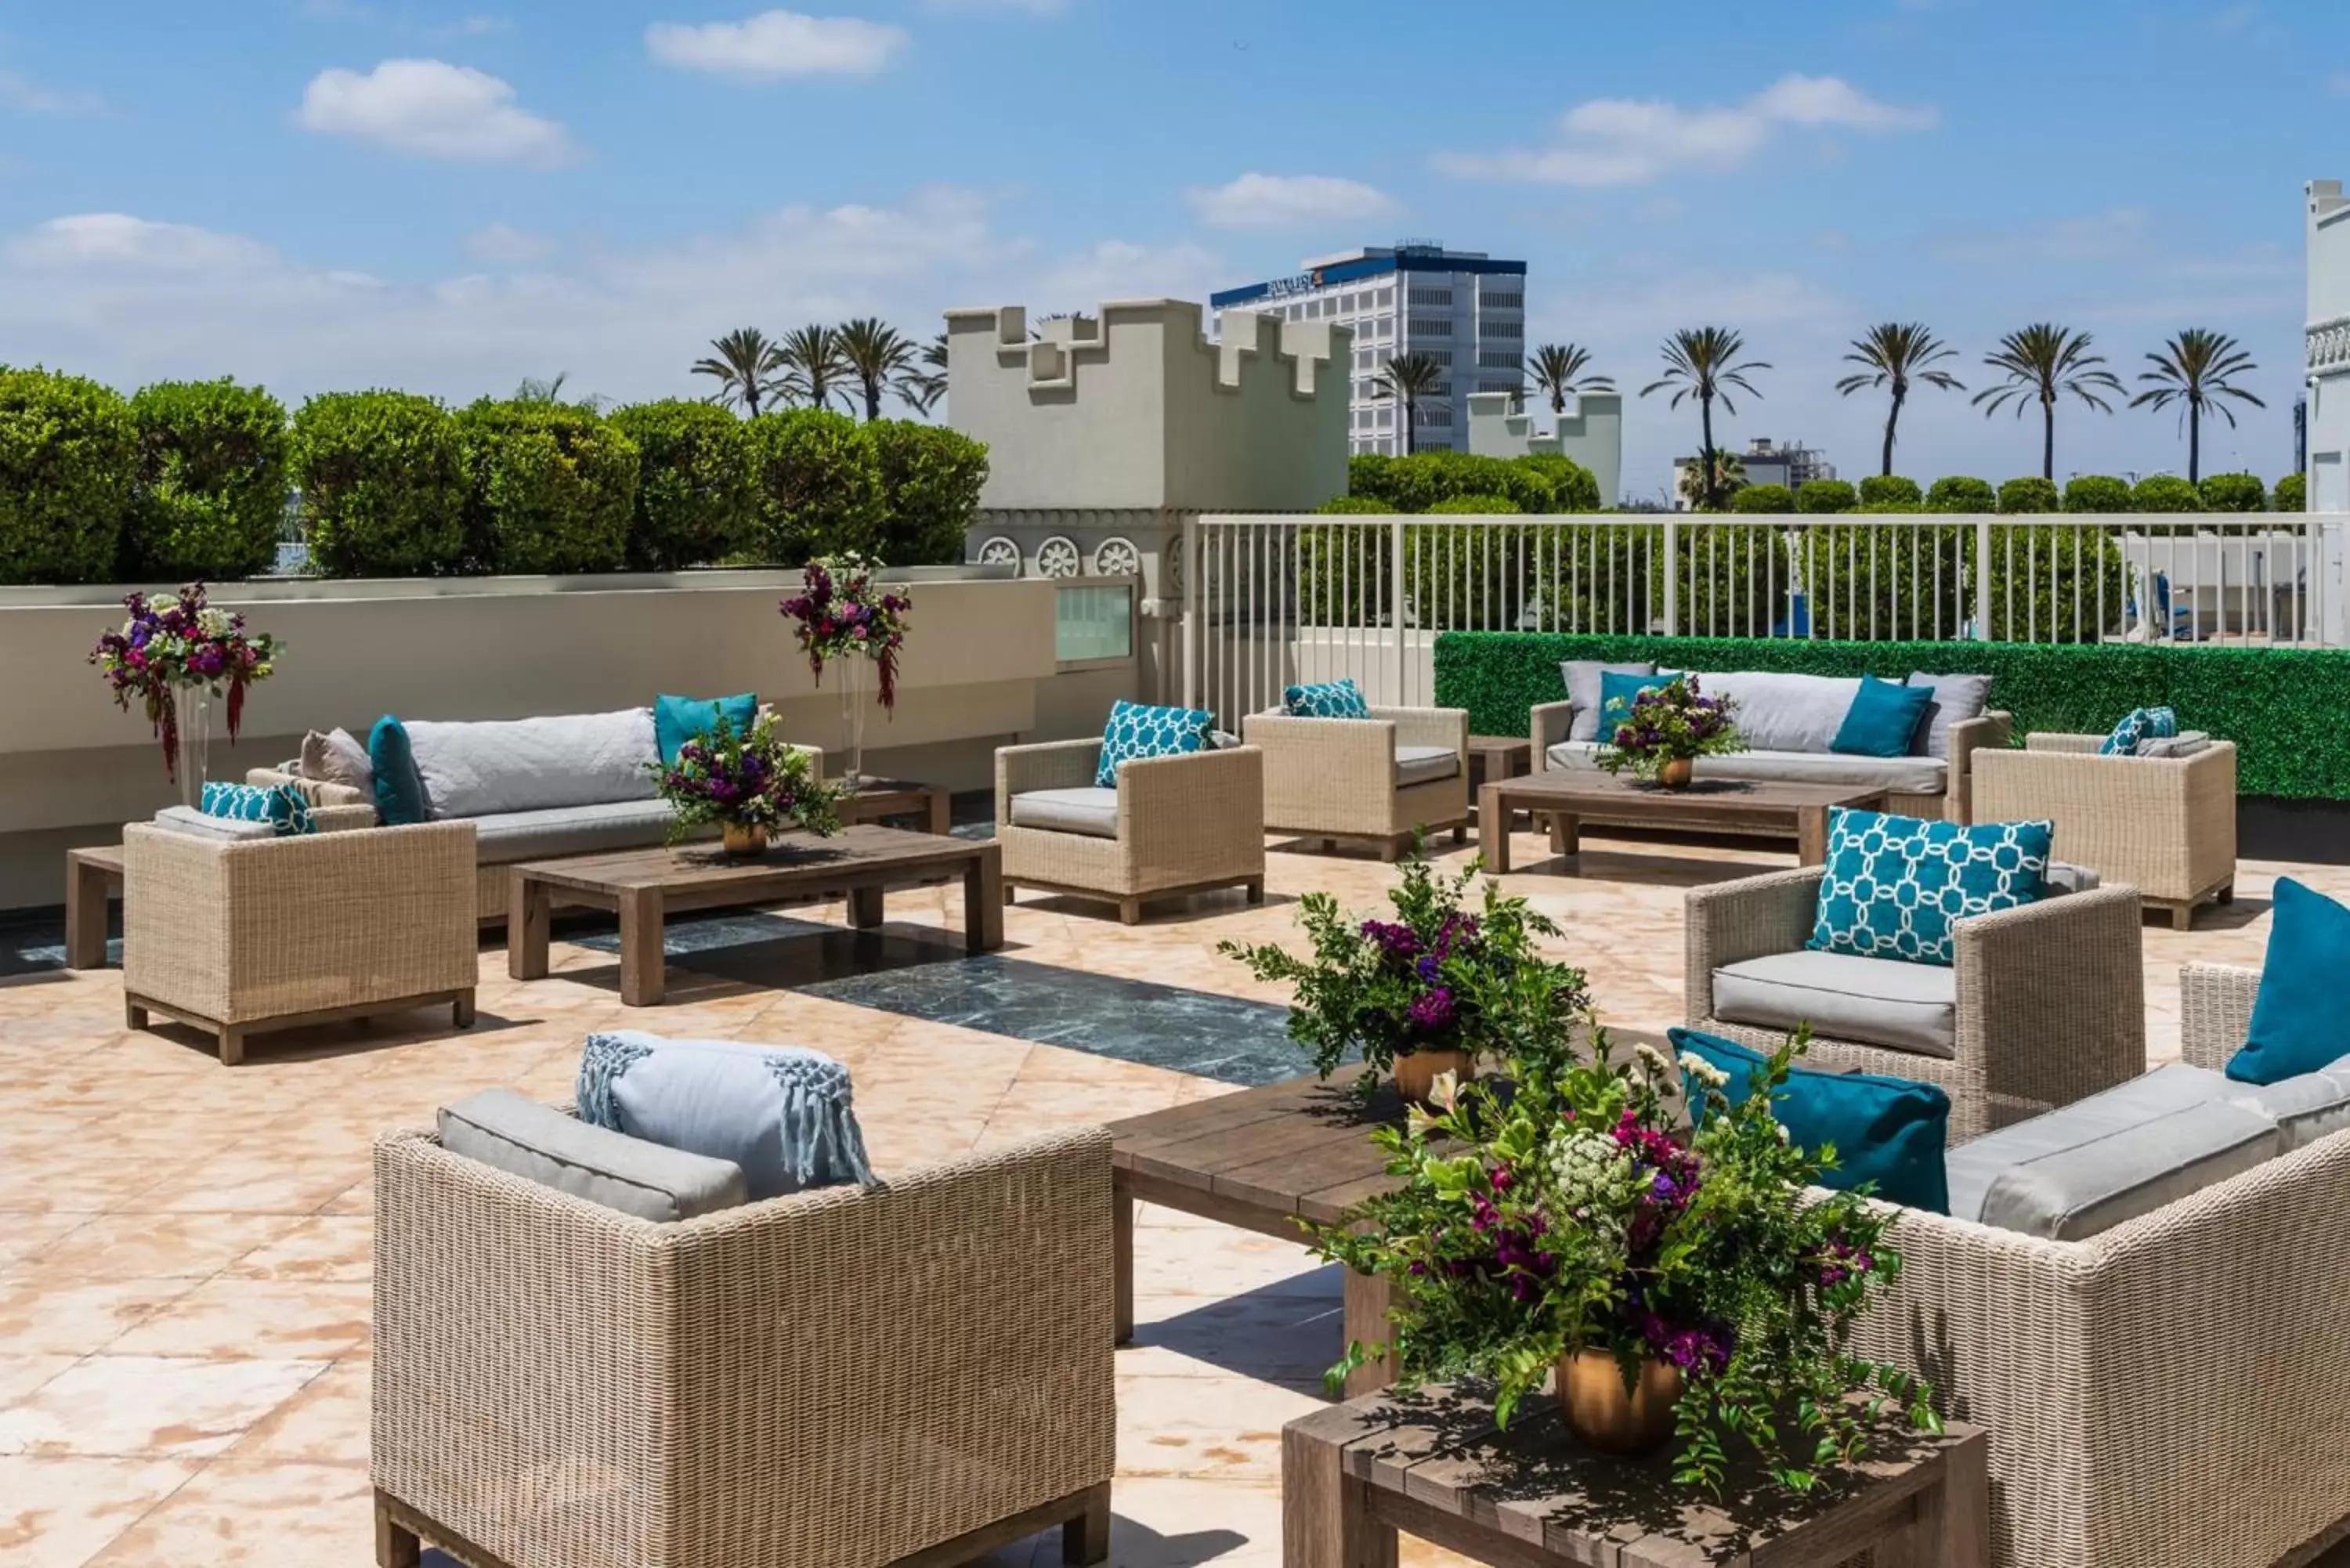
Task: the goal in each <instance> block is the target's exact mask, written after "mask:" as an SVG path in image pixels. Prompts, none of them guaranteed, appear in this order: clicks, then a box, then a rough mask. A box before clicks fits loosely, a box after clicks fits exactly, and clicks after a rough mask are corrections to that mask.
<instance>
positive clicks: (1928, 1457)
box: [1281, 1387, 1991, 1568]
mask: <svg viewBox="0 0 2350 1568" xmlns="http://www.w3.org/2000/svg"><path fill="white" fill-rule="evenodd" d="M1989 1455H1990V1442H1989V1439H1988V1438H1986V1437H1985V1435H1984V1434H1983V1432H1982V1430H1981V1428H1974V1427H1967V1426H1961V1425H1959V1424H1957V1423H1955V1422H1954V1423H1952V1424H1951V1426H1950V1429H1949V1430H1948V1431H1947V1432H1945V1433H1944V1434H1943V1435H1942V1436H1940V1437H1922V1436H1915V1435H1908V1434H1898V1435H1890V1436H1888V1437H1887V1438H1886V1439H1885V1441H1884V1444H1883V1446H1882V1447H1881V1448H1880V1449H1878V1451H1877V1454H1876V1455H1875V1456H1874V1457H1872V1458H1870V1459H1867V1460H1866V1461H1864V1462H1863V1463H1862V1464H1861V1465H1860V1466H1859V1467H1858V1468H1857V1469H1855V1470H1854V1471H1851V1472H1849V1473H1846V1474H1845V1475H1842V1476H1839V1477H1836V1478H1834V1479H1832V1480H1828V1481H1825V1482H1824V1483H1823V1484H1822V1485H1821V1487H1820V1488H1819V1489H1818V1490H1815V1491H1814V1492H1812V1493H1810V1494H1809V1495H1806V1496H1803V1497H1797V1496H1794V1495H1792V1494H1790V1493H1788V1492H1787V1491H1785V1490H1783V1489H1780V1488H1778V1487H1776V1486H1775V1485H1774V1484H1773V1483H1772V1482H1771V1481H1770V1480H1769V1478H1768V1477H1767V1476H1766V1475H1764V1474H1763V1470H1762V1469H1761V1467H1760V1466H1757V1465H1752V1464H1747V1465H1741V1464H1739V1463H1738V1462H1736V1461H1735V1460H1733V1462H1732V1466H1731V1472H1730V1475H1729V1477H1728V1478H1727V1480H1726V1483H1725V1485H1724V1487H1723V1490H1722V1498H1721V1502H1720V1503H1718V1504H1717V1503H1715V1502H1714V1501H1711V1500H1709V1499H1708V1498H1707V1497H1706V1495H1705V1494H1704V1493H1702V1492H1700V1491H1698V1490H1695V1489H1693V1488H1690V1487H1688V1486H1684V1485H1682V1484H1680V1483H1679V1482H1676V1481H1675V1480H1673V1479H1672V1469H1673V1459H1672V1451H1671V1448H1670V1445H1668V1446H1667V1448H1666V1449H1665V1450H1664V1451H1663V1452H1660V1453H1658V1454H1653V1455H1649V1456H1647V1457H1644V1458H1639V1459H1619V1458H1616V1457H1613V1456H1610V1455H1607V1454H1601V1453H1598V1452H1596V1451H1595V1450H1593V1449H1587V1448H1585V1447H1584V1446H1583V1445H1582V1444H1581V1443H1579V1442H1578V1441H1576V1440H1575V1438H1573V1437H1572V1436H1570V1435H1569V1434H1568V1433H1567V1431H1566V1429H1565V1420H1564V1418H1563V1417H1561V1416H1560V1414H1559V1411H1558V1407H1557V1404H1556V1402H1555V1401H1554V1400H1553V1399H1551V1398H1550V1397H1548V1396H1547V1395H1540V1396H1536V1397H1533V1398H1530V1399H1528V1400H1527V1401H1525V1403H1523V1405H1521V1406H1520V1407H1519V1409H1518V1414H1517V1416H1516V1417H1515V1418H1514V1419H1513V1420H1512V1422H1511V1423H1510V1429H1509V1430H1508V1431H1507V1432H1503V1431H1499V1430H1497V1429H1496V1428H1495V1427H1494V1425H1493V1412H1492V1406H1490V1405H1488V1404H1486V1403H1485V1402H1483V1401H1482V1400H1481V1399H1478V1398H1476V1397H1472V1396H1471V1395H1469V1394H1467V1393H1465V1392H1459V1391H1455V1390H1451V1389H1446V1388H1441V1387H1431V1388H1428V1389H1424V1390H1422V1391H1421V1392H1420V1393H1419V1394H1418V1395H1414V1396H1410V1397H1403V1396H1390V1395H1374V1396H1372V1397H1368V1398H1364V1399H1357V1400H1355V1401H1354V1402H1352V1403H1351V1404H1346V1405H1334V1406H1331V1407H1328V1408H1326V1409H1322V1410H1316V1411H1315V1412H1314V1413H1313V1414H1312V1415H1308V1416H1301V1417H1298V1418H1297V1419H1296V1420H1295V1421H1292V1422H1291V1423H1289V1425H1288V1426H1287V1427H1285V1428H1283V1429H1282V1434H1281V1537H1282V1553H1281V1561H1282V1563H1283V1568H1395V1563H1396V1532H1398V1531H1401V1532H1405V1533H1407V1534H1409V1535H1412V1536H1415V1537H1417V1538H1418V1539H1419V1540H1422V1541H1426V1542H1431V1543H1432V1544H1434V1545H1437V1546H1441V1547H1443V1548H1445V1549H1446V1550H1447V1551H1450V1552H1459V1553H1460V1554H1461V1556H1464V1557H1468V1558H1471V1559H1473V1560H1475V1561H1477V1562H1480V1563H1492V1564H1493V1565H1494V1568H1554V1565H1555V1568H1570V1565H1576V1564H1592V1563H1607V1564H1609V1565H1611V1568H1714V1565H1721V1568H1799V1565H1800V1568H1822V1565H1825V1564H1827V1563H1843V1562H1845V1561H1846V1560H1848V1559H1850V1558H1853V1557H1856V1556H1858V1555H1859V1554H1860V1553H1861V1552H1870V1551H1873V1552H1874V1554H1875V1555H1874V1561H1875V1563H1876V1564H1877V1568H1990V1563H1991V1545H1990V1534H1991V1480H1990V1472H1989V1469H1988V1465H1989Z"/></svg>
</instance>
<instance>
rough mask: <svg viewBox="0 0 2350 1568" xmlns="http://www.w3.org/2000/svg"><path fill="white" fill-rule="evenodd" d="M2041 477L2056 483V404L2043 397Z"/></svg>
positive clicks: (2041, 406) (2041, 411)
mask: <svg viewBox="0 0 2350 1568" xmlns="http://www.w3.org/2000/svg"><path fill="white" fill-rule="evenodd" d="M2040 477H2041V478H2043V479H2044V480H2046V481H2047V482H2048V483H2051V484H2054V483H2056V404H2055V401H2054V400H2053V399H2043V400H2042V401H2041V404H2040Z"/></svg>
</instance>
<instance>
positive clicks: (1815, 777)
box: [1544, 741, 1950, 794]
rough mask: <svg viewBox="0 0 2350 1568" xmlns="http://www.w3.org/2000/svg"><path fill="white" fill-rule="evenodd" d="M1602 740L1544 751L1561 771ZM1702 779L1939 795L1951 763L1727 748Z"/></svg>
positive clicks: (1588, 757)
mask: <svg viewBox="0 0 2350 1568" xmlns="http://www.w3.org/2000/svg"><path fill="white" fill-rule="evenodd" d="M1600 750H1601V742H1597V741H1561V742H1558V743H1557V744H1556V745H1554V746H1552V747H1550V748H1549V749H1548V750H1547V751H1546V752H1544V760H1545V761H1546V762H1548V763H1549V764H1550V765H1551V766H1552V767H1554V768H1558V769H1562V770H1565V771H1573V770H1575V769H1578V768H1582V769H1589V768H1596V767H1597V766H1598V765H1599V753H1600ZM1697 776H1698V777H1699V778H1701V779H1745V780H1747V781H1749V782H1752V783H1769V784H1873V785H1875V786H1877V787H1878V788H1881V789H1888V790H1895V791H1898V792H1899V793H1901V794H1943V793H1944V792H1945V791H1946V790H1947V789H1948V788H1949V786H1950V763H1947V762H1945V761H1943V760H1942V759H1941V758H1939V757H1859V756H1848V755H1846V754H1845V753H1841V752H1819V753H1812V752H1731V753H1729V754H1727V755H1725V756H1719V757H1700V758H1698V760H1697Z"/></svg>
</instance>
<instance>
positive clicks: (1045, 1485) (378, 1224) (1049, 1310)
mask: <svg viewBox="0 0 2350 1568" xmlns="http://www.w3.org/2000/svg"><path fill="white" fill-rule="evenodd" d="M375 1216H376V1218H375V1259H376V1262H375V1318H374V1341H373V1360H372V1366H373V1369H374V1409H373V1415H372V1420H371V1423H370V1428H371V1434H372V1458H371V1461H370V1468H371V1470H372V1475H373V1481H374V1485H375V1488H376V1509H377V1527H376V1528H377V1535H376V1539H377V1543H378V1550H377V1555H378V1561H379V1562H380V1563H382V1564H385V1565H386V1568H394V1565H399V1564H410V1565H412V1564H413V1563H415V1562H416V1552H417V1546H418V1538H419V1537H422V1538H423V1539H425V1540H429V1541H432V1542H437V1543H439V1544H441V1545H442V1546H444V1547H446V1548H448V1549H449V1550H450V1551H451V1552H452V1554H453V1555H456V1556H458V1557H459V1558H460V1559H461V1560H463V1561H464V1562H467V1563H477V1564H491V1563H496V1564H504V1565H506V1568H584V1565H586V1564H590V1563H592V1564H595V1565H596V1568H753V1565H754V1564H755V1565H767V1564H773V1565H775V1568H784V1565H785V1564H791V1565H799V1564H806V1568H883V1565H885V1564H898V1563H924V1564H933V1563H936V1564H944V1563H962V1562H964V1561H967V1560H968V1559H970V1558H973V1557H979V1556H983V1555H985V1554H986V1553H987V1552H991V1551H993V1550H994V1549H996V1548H998V1547H1000V1546H1003V1545H1006V1544H1008V1543H1010V1542H1015V1541H1020V1540H1024V1539H1025V1538H1026V1537H1027V1536H1029V1535H1032V1534H1034V1533H1035V1532H1039V1531H1042V1530H1047V1529H1050V1528H1052V1527H1054V1526H1055V1525H1058V1526H1061V1527H1062V1530H1063V1537H1062V1548H1063V1556H1064V1559H1065V1560H1066V1561H1067V1562H1071V1563H1098V1562H1100V1561H1102V1560H1103V1559H1104V1558H1105V1557H1106V1556H1107V1554H1108V1545H1109V1542H1108V1533H1109V1501H1110V1478H1111V1475H1112V1472H1113V1469H1114V1467H1115V1464H1116V1448H1117V1417H1116V1414H1115V1376H1116V1375H1115V1372H1114V1370H1113V1367H1112V1364H1111V1357H1112V1355H1113V1351H1112V1345H1111V1336H1112V1332H1113V1330H1112V1319H1113V1316H1114V1313H1115V1303H1114V1302H1113V1300H1112V1297H1113V1295H1114V1294H1115V1280H1116V1276H1117V1270H1116V1268H1115V1267H1114V1259H1113V1257H1112V1252H1113V1249H1114V1246H1115V1241H1114V1239H1113V1237H1112V1235H1111V1225H1110V1162H1109V1137H1108V1135H1107V1133H1104V1132H1102V1131H1101V1130H1099V1129H1090V1130H1087V1131H1082V1132H1075V1133H1066V1134H1061V1135H1058V1136H1055V1137H1046V1138H1043V1139H1039V1140H1036V1141H1035V1142H1030V1143H1024V1144H1021V1145H1017V1146H1015V1147H1008V1148H1004V1149H1001V1150H997V1151H995V1152H993V1153H989V1154H983V1155H972V1156H968V1157H965V1158H959V1159H955V1160H951V1161H949V1162H948V1163H946V1164H943V1165H937V1166H932V1167H931V1168H927V1169H922V1170H917V1171H912V1172H910V1173H907V1174H906V1175H904V1176H901V1177H899V1178H896V1179H892V1180H891V1181H890V1182H889V1185H888V1186H887V1187H884V1188H879V1189H872V1190H869V1191H868V1190H866V1189H858V1188H853V1187H850V1188H828V1189H823V1190H820V1191H816V1192H812V1193H806V1194H802V1195H798V1196H795V1197H789V1198H780V1199H771V1200H768V1201H765V1202H760V1203H754V1204H751V1205H749V1206H747V1207H743V1208H740V1209H732V1210H722V1211H720V1212H717V1213H714V1214H709V1215H704V1216H702V1218H700V1219H696V1220H684V1221H682V1222H679V1223H673V1224H656V1223H653V1222H651V1221H648V1220H637V1219H633V1218H630V1217H629V1216H627V1215H623V1214H620V1213H618V1212H616V1211H614V1210H608V1209H602V1208H599V1207H598V1206H596V1205H594V1204H591V1203H588V1202H586V1201H585V1200H583V1199H577V1198H573V1197H570V1196H568V1195H567V1194H564V1193H561V1192H558V1191H556V1190H555V1189H552V1188H547V1187H542V1186H539V1185H538V1184H536V1183H535V1182H531V1181H527V1180H524V1179H520V1178H517V1177H514V1176H508V1175H505V1174H504V1173H503V1172H500V1171H498V1170H495V1169H493V1168H490V1167H488V1166H486V1165H482V1164H479V1163H476V1162H474V1161H473V1160H468V1159H463V1158H458V1157H456V1156H454V1155H452V1154H449V1153H447V1152H446V1151H445V1150H443V1149H442V1147H441V1146H440V1143H439V1140H438V1139H437V1138H435V1137H432V1136H431V1135H430V1134H422V1133H411V1134H402V1135H398V1136H394V1137H386V1138H384V1139H383V1140H381V1141H380V1142H379V1143H378V1144H377V1145H376V1151H375Z"/></svg>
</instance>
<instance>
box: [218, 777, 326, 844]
mask: <svg viewBox="0 0 2350 1568" xmlns="http://www.w3.org/2000/svg"><path fill="white" fill-rule="evenodd" d="M199 809H201V810H202V811H203V814H204V815H206V816H217V817H223V818H225V819H226V820H228V821H230V822H265V823H267V824H269V825H270V826H272V827H274V828H276V830H277V836H278V837H280V838H291V837H296V836H299V835H302V834H305V833H310V832H313V831H315V826H316V825H315V824H313V823H312V822H311V820H310V803H309V801H308V800H307V799H306V798H304V796H303V794H302V792H301V791H300V790H298V789H296V788H295V787H294V786H293V785H291V784H222V783H220V782H219V781H217V780H208V781H207V782H206V783H205V784H204V793H203V804H202V805H201V806H200V808H199Z"/></svg>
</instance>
